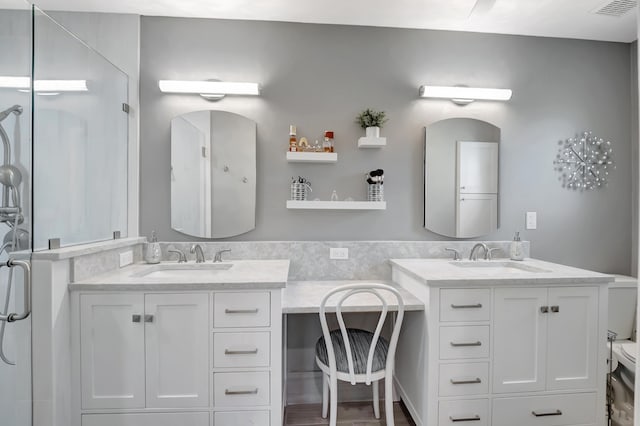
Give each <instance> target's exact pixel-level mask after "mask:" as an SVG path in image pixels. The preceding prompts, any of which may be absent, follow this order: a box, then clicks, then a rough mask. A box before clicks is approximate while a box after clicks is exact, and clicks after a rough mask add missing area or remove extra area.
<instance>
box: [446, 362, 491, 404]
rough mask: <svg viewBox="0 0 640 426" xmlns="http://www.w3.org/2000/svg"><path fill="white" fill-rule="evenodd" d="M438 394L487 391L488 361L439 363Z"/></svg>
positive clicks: (476, 393)
mask: <svg viewBox="0 0 640 426" xmlns="http://www.w3.org/2000/svg"><path fill="white" fill-rule="evenodd" d="M438 382H439V383H438V390H439V394H440V396H461V395H482V394H486V393H489V363H488V362H474V363H465V364H440V374H439V381H438Z"/></svg>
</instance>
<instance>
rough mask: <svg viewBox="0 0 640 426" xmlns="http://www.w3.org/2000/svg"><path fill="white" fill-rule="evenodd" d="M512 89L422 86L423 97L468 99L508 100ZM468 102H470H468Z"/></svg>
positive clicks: (421, 94) (421, 93)
mask: <svg viewBox="0 0 640 426" xmlns="http://www.w3.org/2000/svg"><path fill="white" fill-rule="evenodd" d="M511 94H512V92H511V89H488V88H481V87H460V86H420V96H421V97H423V98H435V99H451V100H454V99H455V100H461V101H464V100H467V101H474V100H475V101H508V100H509V99H511ZM467 103H468V102H467Z"/></svg>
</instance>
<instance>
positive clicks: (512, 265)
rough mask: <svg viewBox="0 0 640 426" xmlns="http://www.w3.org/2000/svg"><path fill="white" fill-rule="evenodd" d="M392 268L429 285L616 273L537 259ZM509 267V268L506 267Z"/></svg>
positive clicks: (403, 263) (593, 280) (605, 278)
mask: <svg viewBox="0 0 640 426" xmlns="http://www.w3.org/2000/svg"><path fill="white" fill-rule="evenodd" d="M389 262H390V263H391V266H392V267H393V268H398V269H399V270H401V271H403V272H406V273H408V274H409V275H411V276H412V277H414V278H416V279H418V280H420V281H422V282H424V283H425V284H427V285H430V286H454V285H455V286H461V285H464V286H473V285H547V284H607V283H610V282H612V281H613V280H614V276H613V275H606V274H601V273H598V272H592V271H587V270H584V269H578V268H573V267H570V266H565V265H559V264H557V263H550V262H544V261H542V260H537V259H529V258H527V259H525V260H523V261H512V260H509V259H495V260H488V261H487V260H478V261H474V262H472V261H465V260H463V261H452V260H443V259H391V260H389ZM505 266H506V267H505Z"/></svg>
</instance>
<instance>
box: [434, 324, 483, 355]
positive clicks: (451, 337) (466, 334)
mask: <svg viewBox="0 0 640 426" xmlns="http://www.w3.org/2000/svg"><path fill="white" fill-rule="evenodd" d="M487 357H489V326H488V325H473V326H460V327H440V359H466V358H487Z"/></svg>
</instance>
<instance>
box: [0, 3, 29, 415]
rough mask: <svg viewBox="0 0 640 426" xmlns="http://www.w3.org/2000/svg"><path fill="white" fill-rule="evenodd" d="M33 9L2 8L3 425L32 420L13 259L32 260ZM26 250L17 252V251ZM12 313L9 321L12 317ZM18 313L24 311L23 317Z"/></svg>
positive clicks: (25, 331)
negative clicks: (8, 263)
mask: <svg viewBox="0 0 640 426" xmlns="http://www.w3.org/2000/svg"><path fill="white" fill-rule="evenodd" d="M32 41H33V37H32V11H31V6H30V5H29V4H28V3H26V2H24V1H22V0H6V1H3V3H2V7H1V8H0V142H1V144H2V148H1V149H0V151H1V152H2V154H0V155H2V157H0V265H2V266H0V424H2V425H7V426H9V425H10V426H30V425H31V424H32V396H31V395H32V390H31V317H30V316H29V317H27V318H26V319H22V320H17V321H12V320H14V319H17V318H16V317H15V316H11V315H10V314H11V313H18V314H21V313H23V309H24V302H25V297H27V296H28V294H25V286H24V285H23V284H24V282H23V278H24V276H23V274H22V271H20V268H8V267H6V266H5V265H6V262H7V260H9V259H10V258H12V259H16V258H17V257H21V258H23V259H25V260H29V257H30V256H29V253H30V232H29V228H30V226H31V220H30V199H31V190H30V185H31V152H32V151H31V140H32V135H31V123H32V120H31V118H32V107H31V106H32V97H31V90H30V85H31V74H32V73H31V71H32V52H33V49H32ZM19 250H22V251H23V252H22V253H20V254H18V253H16V252H17V251H19ZM7 316H9V317H10V318H9V321H7ZM18 318H19V316H18Z"/></svg>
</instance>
